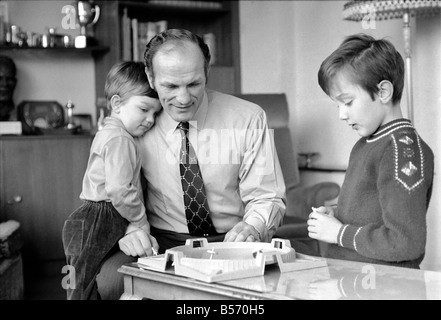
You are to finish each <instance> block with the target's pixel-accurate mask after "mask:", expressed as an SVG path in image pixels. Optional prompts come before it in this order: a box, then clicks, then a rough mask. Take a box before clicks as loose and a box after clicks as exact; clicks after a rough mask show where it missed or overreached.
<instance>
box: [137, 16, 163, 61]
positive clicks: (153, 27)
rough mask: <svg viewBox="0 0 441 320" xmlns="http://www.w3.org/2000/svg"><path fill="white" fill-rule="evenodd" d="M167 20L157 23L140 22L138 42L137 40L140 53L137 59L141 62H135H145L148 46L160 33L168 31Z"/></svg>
mask: <svg viewBox="0 0 441 320" xmlns="http://www.w3.org/2000/svg"><path fill="white" fill-rule="evenodd" d="M167 24H168V23H167V20H160V21H156V22H152V21H145V22H143V21H139V22H138V28H137V32H138V40H137V46H138V50H137V51H138V53H137V57H138V59H139V60H135V59H134V60H135V61H143V60H144V53H145V49H146V47H147V44H148V43H149V42H150V40H151V39H152V38H153V37H154V36H156V35H157V34H158V33H161V32H162V31H165V30H166V29H167Z"/></svg>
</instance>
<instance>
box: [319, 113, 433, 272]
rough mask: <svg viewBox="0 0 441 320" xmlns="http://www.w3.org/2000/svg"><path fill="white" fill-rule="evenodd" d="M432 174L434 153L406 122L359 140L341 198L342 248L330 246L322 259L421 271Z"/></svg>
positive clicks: (383, 128) (379, 130) (394, 123)
mask: <svg viewBox="0 0 441 320" xmlns="http://www.w3.org/2000/svg"><path fill="white" fill-rule="evenodd" d="M433 170H434V156H433V152H432V150H431V149H430V147H429V146H428V145H427V144H426V143H425V142H424V141H423V140H422V139H421V138H420V137H419V135H418V133H417V132H416V130H415V128H414V127H413V126H412V124H411V123H410V121H409V120H407V119H398V120H394V121H391V122H389V123H388V124H386V125H384V126H381V127H380V128H379V129H378V130H377V131H376V132H375V133H374V134H373V135H371V136H370V137H367V138H366V137H364V138H361V139H360V140H359V141H358V142H357V143H356V144H355V145H354V148H353V149H352V151H351V155H350V159H349V166H348V170H347V172H346V175H345V179H344V182H343V185H342V189H341V193H340V196H339V199H338V204H337V210H336V215H335V216H336V218H337V219H338V220H339V221H341V222H342V223H343V226H342V227H341V228H340V232H339V234H338V237H337V240H338V244H326V245H325V248H324V256H325V257H329V258H335V259H343V260H352V261H361V262H368V263H377V264H390V265H395V266H401V267H410V268H419V264H420V263H421V261H422V260H423V258H424V253H425V246H426V212H427V207H428V205H429V201H430V198H431V193H432V181H433Z"/></svg>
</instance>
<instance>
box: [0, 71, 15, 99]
mask: <svg viewBox="0 0 441 320" xmlns="http://www.w3.org/2000/svg"><path fill="white" fill-rule="evenodd" d="M16 83H17V79H16V78H15V74H14V72H13V69H12V67H11V66H9V65H7V64H0V101H10V100H12V96H13V94H14V89H15V85H16Z"/></svg>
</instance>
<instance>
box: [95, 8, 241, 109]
mask: <svg viewBox="0 0 441 320" xmlns="http://www.w3.org/2000/svg"><path fill="white" fill-rule="evenodd" d="M96 3H98V5H99V6H100V7H101V17H100V21H99V22H98V23H97V24H96V26H95V37H96V38H97V40H98V41H99V44H100V45H101V46H106V47H109V48H110V49H109V50H108V51H107V52H106V53H105V54H103V55H100V56H99V57H97V59H96V64H95V68H96V69H95V75H96V81H95V83H96V97H97V101H102V98H103V97H104V83H105V79H106V75H107V72H108V71H109V70H110V68H111V66H112V65H113V64H115V63H116V62H119V61H123V60H128V59H129V58H130V59H131V60H135V59H134V58H136V56H135V57H134V50H133V29H132V26H133V23H134V22H133V21H136V22H137V25H138V31H139V26H140V23H141V24H142V23H144V24H146V23H148V22H150V23H159V24H160V23H161V22H162V23H164V22H165V24H166V27H167V28H183V29H188V30H190V31H192V32H194V33H196V34H198V35H200V36H201V37H203V36H204V35H206V34H210V35H211V39H213V38H214V43H213V44H212V45H214V47H215V62H214V64H213V65H212V66H211V70H210V75H209V81H208V84H207V87H209V88H212V89H215V90H219V91H222V92H225V93H232V94H233V93H240V92H241V89H240V65H239V60H240V59H239V58H240V57H239V12H238V1H198V0H191V1H185V0H179V1H176V0H150V1H145V0H144V1H124V0H120V1H97V2H96ZM129 34H130V36H129ZM142 51H143V50H142V48H140V49H138V59H140V60H142V56H143V53H142ZM99 107H100V106H99V103H97V115H99V114H98V113H99V111H98V109H99Z"/></svg>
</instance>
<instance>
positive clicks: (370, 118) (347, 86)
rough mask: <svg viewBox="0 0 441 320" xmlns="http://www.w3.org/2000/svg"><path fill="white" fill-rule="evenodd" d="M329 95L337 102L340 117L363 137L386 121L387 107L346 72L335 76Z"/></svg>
mask: <svg viewBox="0 0 441 320" xmlns="http://www.w3.org/2000/svg"><path fill="white" fill-rule="evenodd" d="M329 96H330V97H331V99H332V100H333V101H334V102H336V103H337V106H338V113H339V118H340V119H341V120H344V121H346V123H347V124H348V125H349V126H350V127H351V128H352V129H353V130H355V131H357V133H358V134H359V135H360V136H362V137H368V136H370V135H371V134H373V133H374V132H375V131H377V129H378V128H379V127H380V126H381V125H383V124H385V122H386V107H385V106H384V105H383V104H382V103H381V102H380V99H378V96H375V100H374V101H372V98H371V96H370V95H369V93H368V92H367V91H366V90H364V89H363V88H362V87H361V86H359V85H358V84H355V83H354V82H353V81H352V80H351V78H350V77H348V76H346V74H345V73H344V72H340V73H338V74H337V75H336V76H335V78H334V81H333V84H332V87H331V90H330V92H329Z"/></svg>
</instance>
